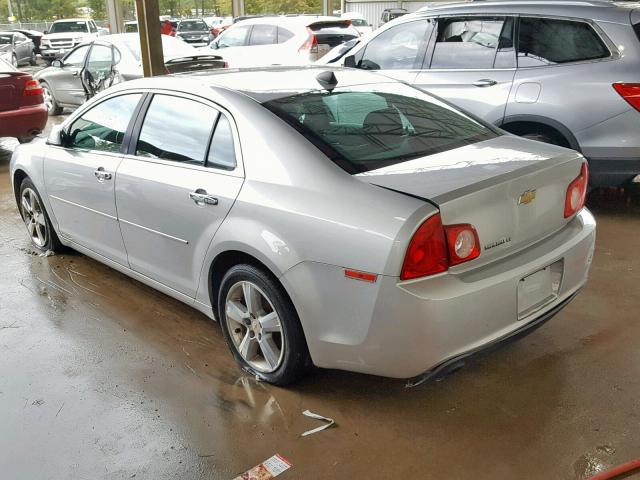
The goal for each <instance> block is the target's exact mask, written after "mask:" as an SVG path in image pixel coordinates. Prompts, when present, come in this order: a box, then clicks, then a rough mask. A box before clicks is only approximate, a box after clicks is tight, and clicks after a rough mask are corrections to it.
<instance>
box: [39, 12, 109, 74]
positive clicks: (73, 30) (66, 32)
mask: <svg viewBox="0 0 640 480" xmlns="http://www.w3.org/2000/svg"><path fill="white" fill-rule="evenodd" d="M104 34H105V31H104V29H99V28H98V26H97V25H96V22H94V21H93V20H90V19H89V20H88V19H86V18H76V19H65V20H57V21H55V22H53V25H51V28H50V29H49V31H47V32H45V35H44V36H43V37H42V41H41V44H40V54H41V55H42V58H44V59H45V61H47V62H48V63H51V62H52V61H53V60H56V59H58V58H61V57H64V56H65V55H66V54H67V53H69V51H70V50H71V49H72V48H73V47H76V46H77V45H80V44H81V43H84V42H88V41H91V40H95V39H96V38H98V37H99V36H102V35H104Z"/></svg>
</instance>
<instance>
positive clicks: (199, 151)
mask: <svg viewBox="0 0 640 480" xmlns="http://www.w3.org/2000/svg"><path fill="white" fill-rule="evenodd" d="M217 116H218V112H217V111H216V110H214V109H213V108H211V107H208V106H206V105H203V104H202V103H200V102H196V101H195V100H189V99H187V98H182V97H173V96H170V95H154V97H153V100H152V101H151V105H149V109H148V110H147V114H146V116H145V118H144V122H143V123H142V129H141V131H140V138H139V139H138V146H137V148H136V155H139V156H142V157H148V158H157V159H161V160H172V161H175V162H182V163H187V164H191V165H204V158H205V153H206V150H207V144H208V142H209V136H210V134H211V128H212V127H213V125H214V123H215V121H216V118H217Z"/></svg>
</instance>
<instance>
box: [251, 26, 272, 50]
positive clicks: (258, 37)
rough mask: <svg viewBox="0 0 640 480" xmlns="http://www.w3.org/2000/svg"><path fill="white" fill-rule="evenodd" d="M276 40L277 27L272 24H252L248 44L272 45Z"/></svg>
mask: <svg viewBox="0 0 640 480" xmlns="http://www.w3.org/2000/svg"><path fill="white" fill-rule="evenodd" d="M277 42H278V27H276V26H274V25H254V26H253V30H252V31H251V40H250V41H249V45H273V44H274V43H277Z"/></svg>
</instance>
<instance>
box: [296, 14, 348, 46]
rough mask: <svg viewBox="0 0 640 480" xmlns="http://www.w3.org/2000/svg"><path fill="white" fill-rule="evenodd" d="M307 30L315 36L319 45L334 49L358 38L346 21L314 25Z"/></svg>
mask: <svg viewBox="0 0 640 480" xmlns="http://www.w3.org/2000/svg"><path fill="white" fill-rule="evenodd" d="M309 29H310V30H311V31H312V32H313V33H314V34H315V36H316V40H317V41H318V43H319V44H323V45H329V46H331V47H336V46H338V45H340V44H341V43H344V42H347V41H349V40H351V39H354V38H359V37H360V34H359V33H358V31H357V30H356V29H355V28H354V27H353V26H351V23H350V22H349V21H346V20H342V21H338V22H323V23H316V24H313V25H310V26H309Z"/></svg>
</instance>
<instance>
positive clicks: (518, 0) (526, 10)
mask: <svg viewBox="0 0 640 480" xmlns="http://www.w3.org/2000/svg"><path fill="white" fill-rule="evenodd" d="M634 8H640V3H638V2H614V1H609V0H480V1H472V2H455V3H446V2H442V3H433V4H430V5H427V6H425V7H422V8H421V9H420V10H418V12H416V13H415V14H413V15H410V17H411V18H415V16H421V15H425V14H426V15H429V14H434V13H435V14H438V15H440V14H445V13H447V14H450V13H485V12H486V13H502V14H518V13H520V14H538V15H559V16H567V17H572V16H573V17H578V18H585V19H593V20H603V21H609V22H616V23H629V11H630V9H634ZM405 21H406V20H405Z"/></svg>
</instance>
